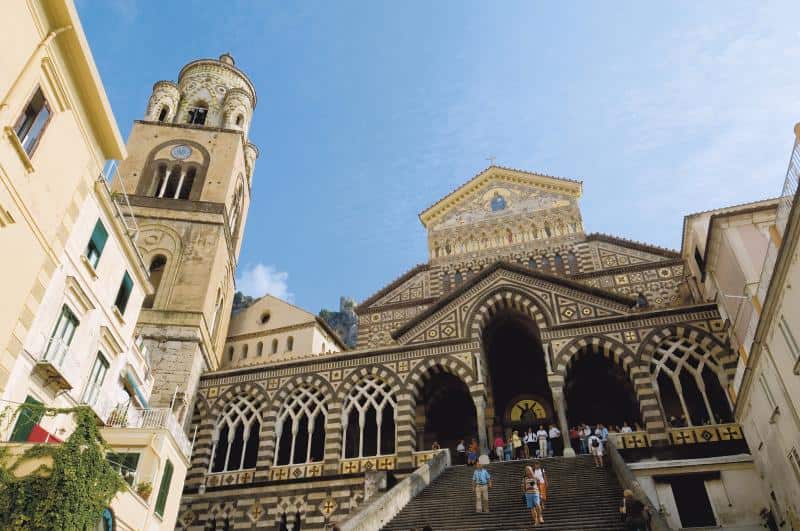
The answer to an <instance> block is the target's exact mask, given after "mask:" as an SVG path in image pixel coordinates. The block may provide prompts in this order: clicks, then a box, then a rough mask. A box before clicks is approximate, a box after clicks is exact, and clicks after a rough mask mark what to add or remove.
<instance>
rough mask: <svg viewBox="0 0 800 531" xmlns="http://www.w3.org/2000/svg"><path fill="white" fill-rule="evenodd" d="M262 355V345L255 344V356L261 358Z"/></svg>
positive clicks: (259, 343) (260, 343)
mask: <svg viewBox="0 0 800 531" xmlns="http://www.w3.org/2000/svg"><path fill="white" fill-rule="evenodd" d="M263 355H264V343H262V342H261V341H259V342H258V343H257V344H256V356H263Z"/></svg>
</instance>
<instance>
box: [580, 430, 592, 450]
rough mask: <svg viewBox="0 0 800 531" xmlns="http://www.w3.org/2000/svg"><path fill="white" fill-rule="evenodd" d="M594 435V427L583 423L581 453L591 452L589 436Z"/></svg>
mask: <svg viewBox="0 0 800 531" xmlns="http://www.w3.org/2000/svg"><path fill="white" fill-rule="evenodd" d="M591 435H592V428H590V427H589V425H588V424H583V428H582V429H581V453H582V454H588V453H589V437H590V436H591Z"/></svg>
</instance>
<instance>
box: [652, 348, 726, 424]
mask: <svg viewBox="0 0 800 531" xmlns="http://www.w3.org/2000/svg"><path fill="white" fill-rule="evenodd" d="M650 367H651V370H652V372H653V378H654V380H655V385H656V389H657V390H658V393H659V396H660V398H661V405H662V407H663V408H664V414H665V415H666V416H667V420H668V421H670V422H674V421H675V420H680V419H681V418H682V417H683V418H685V419H686V423H687V424H688V425H690V426H701V425H703V424H709V423H713V424H715V423H719V422H731V421H732V417H731V408H730V402H729V401H728V397H727V395H726V394H725V391H724V387H723V382H725V381H726V380H727V378H726V377H725V373H724V370H723V368H722V366H721V365H720V364H719V363H718V362H717V360H716V359H714V356H712V354H711V352H710V351H709V350H707V349H705V348H704V347H703V346H701V345H700V344H699V343H695V342H694V341H691V340H689V339H687V338H678V337H670V338H667V339H665V340H664V341H662V342H661V343H660V344H659V345H658V347H656V349H655V351H654V352H653V358H652V360H651V362H650Z"/></svg>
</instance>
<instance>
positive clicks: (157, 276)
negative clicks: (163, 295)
mask: <svg viewBox="0 0 800 531" xmlns="http://www.w3.org/2000/svg"><path fill="white" fill-rule="evenodd" d="M166 267H167V257H166V256H164V255H163V254H158V255H156V256H154V257H153V260H152V261H151V262H150V269H149V272H150V283H151V284H152V285H153V294H152V295H148V296H146V297H145V298H144V302H143V303H142V308H152V307H153V304H155V300H156V295H157V294H158V287H159V286H160V285H161V277H163V276H164V269H165V268H166Z"/></svg>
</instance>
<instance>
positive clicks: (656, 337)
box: [637, 324, 739, 437]
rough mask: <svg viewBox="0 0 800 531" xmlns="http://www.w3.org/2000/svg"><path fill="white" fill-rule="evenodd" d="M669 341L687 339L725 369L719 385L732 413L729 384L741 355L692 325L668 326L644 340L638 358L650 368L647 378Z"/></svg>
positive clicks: (656, 394) (655, 392)
mask: <svg viewBox="0 0 800 531" xmlns="http://www.w3.org/2000/svg"><path fill="white" fill-rule="evenodd" d="M667 339H686V340H688V341H690V342H692V343H695V344H697V345H699V346H700V347H701V348H703V349H704V350H706V351H707V352H709V353H710V355H711V356H712V357H713V358H714V359H715V360H716V361H717V362H718V363H719V364H720V365H721V367H722V372H723V375H722V377H723V379H722V380H721V381H720V385H721V386H722V388H723V391H725V393H726V395H727V398H728V405H729V407H730V408H731V411H733V400H732V399H731V397H730V391H729V389H728V384H729V382H732V381H733V379H734V377H735V375H736V367H737V365H738V362H739V354H738V352H736V351H734V350H733V349H731V348H730V347H729V346H728V345H726V344H725V343H724V342H723V341H721V340H720V339H719V338H717V337H715V336H714V335H713V334H711V333H710V332H707V331H705V330H702V329H700V328H696V327H694V326H691V325H689V324H677V325H668V326H664V327H660V328H656V329H654V330H652V331H651V332H650V333H649V334H647V335H646V336H645V337H644V339H643V340H642V342H641V344H640V346H639V351H638V353H637V357H638V358H639V360H640V361H641V363H642V365H643V366H645V367H646V368H647V371H648V374H650V371H651V369H650V366H651V362H652V361H653V353H654V352H655V350H656V348H658V347H659V345H661V344H662V343H663V341H664V340H667ZM650 380H651V382H652V385H653V391H654V395H655V398H656V403H657V404H658V407H659V412H660V414H661V416H662V418H663V419H664V432H665V437H666V429H667V425H666V415H665V413H664V409H663V405H662V404H661V397H660V396H659V394H658V392H657V391H656V384H655V380H654V379H653V377H652V376H651V378H650Z"/></svg>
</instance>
